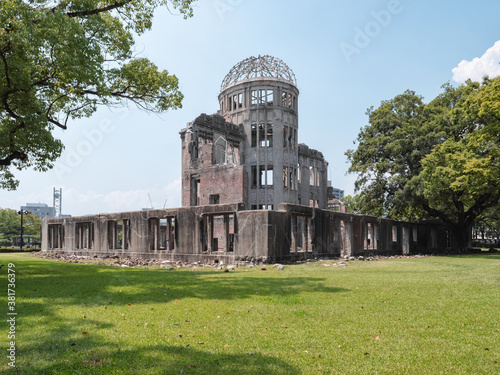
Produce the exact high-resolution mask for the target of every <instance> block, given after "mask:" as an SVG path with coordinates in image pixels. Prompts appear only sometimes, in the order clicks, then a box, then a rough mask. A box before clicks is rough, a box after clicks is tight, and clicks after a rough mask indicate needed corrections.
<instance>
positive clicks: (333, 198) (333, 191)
mask: <svg viewBox="0 0 500 375" xmlns="http://www.w3.org/2000/svg"><path fill="white" fill-rule="evenodd" d="M327 196H328V208H329V209H330V210H332V211H335V212H344V213H346V212H347V210H346V207H345V205H344V203H342V199H343V198H344V190H340V189H338V188H334V187H332V186H331V181H328V188H327Z"/></svg>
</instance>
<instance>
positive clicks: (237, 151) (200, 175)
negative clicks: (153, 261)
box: [180, 56, 328, 210]
mask: <svg viewBox="0 0 500 375" xmlns="http://www.w3.org/2000/svg"><path fill="white" fill-rule="evenodd" d="M298 98H299V90H298V89H297V81H296V79H295V75H294V73H293V71H292V70H291V69H290V68H289V67H288V66H287V65H286V64H285V63H284V62H283V61H281V60H280V59H277V58H275V57H272V56H259V57H250V58H248V59H246V60H243V61H241V62H240V63H238V64H236V65H235V66H234V67H233V68H232V69H231V70H230V72H229V73H228V74H227V75H226V77H225V78H224V80H223V81H222V85H221V91H220V94H219V103H220V108H219V110H218V111H217V113H216V114H213V115H211V116H208V115H206V114H201V115H200V116H199V117H197V118H196V119H195V120H194V121H193V122H191V123H189V124H188V125H187V127H186V128H185V129H183V130H182V131H181V132H180V134H181V139H182V205H183V206H197V205H207V204H227V203H237V202H241V203H244V204H245V206H246V207H247V208H249V209H252V210H261V209H268V210H273V209H277V208H278V205H279V204H280V203H292V204H300V205H305V206H310V207H318V208H322V209H326V208H327V201H328V197H327V166H328V163H327V162H326V160H325V158H324V157H323V154H322V153H321V152H319V151H316V150H314V149H312V148H309V147H308V146H306V145H304V144H301V143H299V142H298V135H299V134H298V133H299V121H298Z"/></svg>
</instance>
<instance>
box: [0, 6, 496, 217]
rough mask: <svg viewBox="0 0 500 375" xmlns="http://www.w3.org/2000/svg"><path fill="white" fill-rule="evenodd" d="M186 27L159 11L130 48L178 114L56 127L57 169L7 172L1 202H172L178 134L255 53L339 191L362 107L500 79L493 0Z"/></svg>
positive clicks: (259, 10)
mask: <svg viewBox="0 0 500 375" xmlns="http://www.w3.org/2000/svg"><path fill="white" fill-rule="evenodd" d="M194 13H195V14H194V17H193V18H192V19H189V20H184V19H183V18H182V17H180V16H177V15H172V14H170V13H169V12H168V11H167V10H164V9H163V10H159V11H158V12H157V14H156V16H155V20H154V26H153V29H152V30H151V31H150V32H148V33H146V34H145V35H142V36H140V37H138V38H137V44H136V53H137V55H139V56H145V57H147V58H149V59H150V60H152V61H153V62H155V63H156V64H157V65H158V66H159V67H160V68H161V69H166V70H168V71H169V72H170V73H173V74H175V75H177V77H178V78H179V80H180V86H181V91H182V92H183V94H184V95H185V98H184V102H183V108H182V109H180V110H176V111H170V112H167V113H164V114H162V115H160V116H158V115H151V114H147V113H145V112H143V111H140V110H138V109H136V108H135V107H134V106H130V107H129V108H124V109H121V110H114V111H113V112H111V111H110V110H108V109H107V108H103V109H101V110H99V111H98V112H97V113H96V114H95V115H94V116H92V117H91V118H89V119H84V120H79V121H75V122H73V123H72V124H70V126H69V128H68V130H67V131H65V132H62V131H58V132H57V136H58V137H60V138H61V139H62V140H63V142H64V144H65V145H66V150H65V152H64V153H63V155H62V156H61V158H60V159H59V161H58V162H57V163H56V167H55V169H53V170H51V171H49V172H45V173H39V172H34V171H23V172H16V176H17V177H18V178H19V179H20V180H21V184H20V187H19V188H18V190H17V191H13V192H12V191H0V207H10V208H18V207H19V206H21V205H24V204H25V203H27V202H44V203H48V204H49V205H51V204H52V188H53V187H62V188H63V212H64V213H67V214H71V215H84V214H93V213H104V212H119V211H129V210H139V209H141V208H142V207H150V206H151V204H150V200H149V196H150V197H151V201H152V204H153V206H154V207H155V208H161V207H163V206H166V207H178V206H180V194H181V193H180V191H181V188H180V176H181V167H180V138H179V134H178V133H179V130H180V129H181V128H182V127H184V126H185V124H186V123H187V122H189V121H192V120H193V119H194V118H196V117H197V116H198V115H199V114H200V113H207V114H211V113H214V112H216V110H217V109H218V102H217V95H218V93H219V90H220V84H221V82H222V80H223V78H224V76H225V75H226V74H227V73H228V72H229V70H230V69H231V67H232V66H233V65H235V64H236V63H238V62H239V61H241V60H243V59H245V58H247V57H250V56H257V55H259V54H260V55H266V54H268V55H273V56H276V57H278V58H280V59H282V60H283V61H284V62H285V63H286V64H287V65H288V66H289V67H290V68H291V69H292V70H293V71H294V73H295V76H296V78H297V82H298V88H299V90H300V96H299V101H298V103H299V135H298V137H299V142H302V143H306V144H307V145H309V146H310V147H312V148H315V149H317V150H320V151H321V152H323V154H324V156H325V158H326V159H327V160H328V162H329V163H330V168H329V179H330V180H332V184H333V186H335V187H338V188H341V189H344V190H345V191H346V193H347V194H352V193H353V192H354V190H353V189H354V181H355V178H356V176H355V175H346V171H347V169H348V164H347V163H346V158H345V156H344V153H345V151H346V150H347V149H350V148H355V147H356V145H355V144H353V141H354V140H355V139H356V137H357V134H358V132H359V130H360V128H361V127H363V126H365V125H366V124H367V116H366V114H365V112H366V109H367V108H368V107H370V106H375V107H377V106H378V105H379V104H380V102H381V101H382V100H385V99H391V98H393V97H394V96H396V95H398V94H401V93H403V92H404V91H405V90H407V89H411V90H414V91H416V92H417V93H418V94H420V95H422V96H423V97H424V99H425V101H430V100H431V99H433V98H434V97H435V96H436V95H437V94H439V92H440V90H441V88H440V87H441V85H442V84H444V83H446V82H448V81H449V82H452V83H454V84H457V82H456V81H455V80H458V81H463V80H464V79H465V78H467V77H472V78H474V79H480V77H481V76H482V75H484V74H490V75H492V76H493V75H499V74H500V71H499V65H498V63H499V61H500V43H498V44H497V45H496V44H495V43H496V42H497V41H498V40H500V22H498V15H499V14H500V2H498V1H493V0H483V1H481V0H479V1H476V2H471V1H462V0H454V1H451V0H441V1H436V0H434V1H428V0H419V1H416V0H413V1H412V0H399V1H398V0H390V1H387V0H382V1H378V0H372V1H368V0H360V1H347V0H345V1H336V0H328V1H327V0H309V1H298V0H288V1H285V0H275V1H269V0H267V1H265V0H200V1H199V4H197V6H196V8H195V12H194Z"/></svg>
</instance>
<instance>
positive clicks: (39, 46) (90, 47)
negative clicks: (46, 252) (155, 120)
mask: <svg viewBox="0 0 500 375" xmlns="http://www.w3.org/2000/svg"><path fill="white" fill-rule="evenodd" d="M195 1H196V0H3V1H2V2H1V3H0V187H1V188H4V189H15V188H17V186H18V184H19V181H17V180H16V179H15V177H14V174H13V173H12V167H14V168H17V169H19V170H21V169H26V168H34V169H35V170H39V171H45V170H47V169H49V168H52V167H53V162H54V161H55V160H56V159H57V158H58V157H59V156H60V154H61V152H62V149H63V145H62V143H61V141H60V140H58V139H55V138H54V136H53V134H52V130H53V129H54V127H58V128H61V129H67V126H68V123H69V121H70V120H72V119H76V118H81V117H89V116H91V115H92V114H93V113H94V112H95V111H96V110H97V108H98V107H99V106H102V105H104V106H121V105H123V104H124V103H126V102H132V103H135V104H136V105H137V106H138V107H140V108H142V109H144V110H146V111H153V112H162V111H166V110H168V109H176V108H180V107H181V101H182V98H183V95H182V93H181V92H180V91H179V84H178V80H177V77H176V76H175V75H171V74H169V73H168V72H167V71H165V70H163V71H161V70H159V69H158V68H157V67H156V66H155V64H153V63H152V62H151V61H149V60H147V59H145V58H135V57H133V47H134V40H133V32H135V33H137V34H141V33H143V32H145V31H146V30H149V29H150V28H151V26H152V18H153V12H154V10H155V8H157V7H160V6H166V7H170V8H173V9H174V10H176V11H178V12H180V14H182V15H183V16H184V17H185V18H186V17H191V16H192V12H193V9H192V4H193V3H194V2H195Z"/></svg>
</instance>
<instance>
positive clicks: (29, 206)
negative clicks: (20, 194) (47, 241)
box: [21, 203, 55, 219]
mask: <svg viewBox="0 0 500 375" xmlns="http://www.w3.org/2000/svg"><path fill="white" fill-rule="evenodd" d="M21 210H22V211H28V212H32V213H34V214H35V215H37V216H40V217H41V218H42V219H43V218H44V217H55V215H54V207H49V206H48V205H47V204H45V203H26V206H21Z"/></svg>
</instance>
